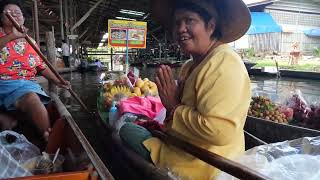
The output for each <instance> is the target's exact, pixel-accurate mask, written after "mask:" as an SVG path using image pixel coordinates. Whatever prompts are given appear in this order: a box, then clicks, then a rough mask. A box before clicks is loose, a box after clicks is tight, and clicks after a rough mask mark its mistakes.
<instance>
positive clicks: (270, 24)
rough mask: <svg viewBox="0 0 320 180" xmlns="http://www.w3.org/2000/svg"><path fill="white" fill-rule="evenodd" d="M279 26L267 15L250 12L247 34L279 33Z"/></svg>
mask: <svg viewBox="0 0 320 180" xmlns="http://www.w3.org/2000/svg"><path fill="white" fill-rule="evenodd" d="M281 31H282V29H281V26H279V25H278V24H277V23H276V22H275V21H274V19H273V18H272V16H271V15H270V14H269V13H265V12H251V26H250V28H249V30H248V32H247V34H249V35H252V34H262V33H273V32H281Z"/></svg>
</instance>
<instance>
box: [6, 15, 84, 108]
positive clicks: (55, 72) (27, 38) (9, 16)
mask: <svg viewBox="0 0 320 180" xmlns="http://www.w3.org/2000/svg"><path fill="white" fill-rule="evenodd" d="M5 15H6V16H7V17H8V19H9V20H10V21H11V22H12V24H13V26H14V27H15V28H16V29H17V30H18V31H20V32H21V33H23V29H22V27H21V26H20V25H19V24H18V22H17V21H16V20H15V19H14V18H13V17H12V15H11V14H10V13H9V12H5ZM25 39H26V40H27V42H28V43H29V44H30V45H31V47H32V48H33V49H34V50H35V51H36V52H37V54H38V55H39V56H40V57H41V58H42V60H43V61H44V62H45V63H46V64H47V66H48V67H49V69H50V70H51V71H52V72H53V74H54V75H55V76H56V77H57V78H58V79H59V80H60V81H61V82H62V83H63V84H66V80H64V79H63V78H62V77H61V76H60V74H59V73H58V72H57V71H56V70H55V68H54V67H53V66H52V64H51V63H50V62H49V61H48V59H47V57H46V56H44V55H43V53H42V52H41V51H40V49H39V48H38V46H37V45H36V44H35V43H34V41H32V39H31V38H30V36H29V35H26V37H25ZM68 91H69V92H70V94H71V95H72V96H73V97H74V98H75V99H76V100H77V101H78V102H79V104H80V105H81V107H82V108H83V109H84V110H85V111H86V112H88V113H90V111H89V109H88V108H87V106H86V105H85V104H84V103H83V102H82V100H81V99H80V98H79V96H78V95H77V94H76V93H75V92H74V91H73V90H72V89H71V87H70V88H69V89H68Z"/></svg>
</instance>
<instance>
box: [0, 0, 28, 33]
mask: <svg viewBox="0 0 320 180" xmlns="http://www.w3.org/2000/svg"><path fill="white" fill-rule="evenodd" d="M8 4H14V5H17V6H19V8H20V9H21V12H22V13H23V14H24V9H23V5H22V3H21V1H20V0H1V1H0V14H2V13H3V11H4V8H5V7H6V6H7V5H8ZM2 26H3V24H2V20H1V18H0V27H2Z"/></svg>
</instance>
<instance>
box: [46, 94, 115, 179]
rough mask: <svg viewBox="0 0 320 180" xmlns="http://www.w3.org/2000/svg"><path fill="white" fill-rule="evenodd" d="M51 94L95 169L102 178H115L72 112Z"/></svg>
mask: <svg viewBox="0 0 320 180" xmlns="http://www.w3.org/2000/svg"><path fill="white" fill-rule="evenodd" d="M50 96H51V98H52V99H53V100H54V102H55V103H56V105H57V108H58V111H59V113H60V114H61V116H62V117H63V119H65V120H66V121H67V122H68V125H69V126H70V127H71V128H72V130H73V132H74V133H75V135H76V136H77V138H78V140H79V141H80V143H81V144H82V146H83V148H84V150H85V151H86V153H87V154H88V156H89V158H90V160H91V161H92V163H93V165H94V167H95V169H96V170H97V172H98V173H99V175H100V176H101V178H102V179H108V180H113V179H114V178H113V176H112V175H111V173H110V172H109V170H108V169H107V167H106V166H105V165H104V163H103V162H102V161H101V159H100V158H99V156H98V155H97V154H96V152H95V151H94V149H93V148H92V146H91V145H90V143H89V142H88V140H87V139H86V137H85V136H84V134H83V133H82V131H81V129H80V128H79V126H78V125H77V124H76V123H75V121H74V120H73V118H72V116H71V114H70V113H69V112H68V110H67V109H66V107H65V106H64V104H63V103H62V102H61V100H60V99H59V97H58V96H57V95H56V94H54V93H51V94H50ZM92 118H93V117H92Z"/></svg>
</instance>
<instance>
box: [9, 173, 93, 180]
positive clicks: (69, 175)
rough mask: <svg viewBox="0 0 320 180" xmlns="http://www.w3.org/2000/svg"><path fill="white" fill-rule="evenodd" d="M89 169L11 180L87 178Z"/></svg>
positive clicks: (74, 179) (71, 179)
mask: <svg viewBox="0 0 320 180" xmlns="http://www.w3.org/2000/svg"><path fill="white" fill-rule="evenodd" d="M89 176H90V172H89V171H79V172H69V173H56V174H50V175H38V176H32V177H21V178H12V180H88V179H89Z"/></svg>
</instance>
